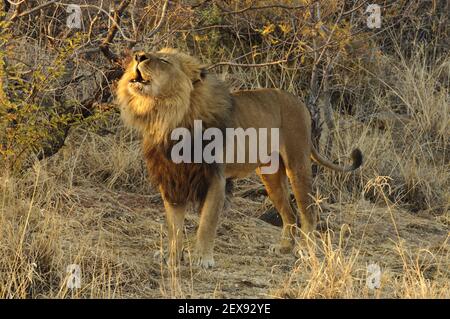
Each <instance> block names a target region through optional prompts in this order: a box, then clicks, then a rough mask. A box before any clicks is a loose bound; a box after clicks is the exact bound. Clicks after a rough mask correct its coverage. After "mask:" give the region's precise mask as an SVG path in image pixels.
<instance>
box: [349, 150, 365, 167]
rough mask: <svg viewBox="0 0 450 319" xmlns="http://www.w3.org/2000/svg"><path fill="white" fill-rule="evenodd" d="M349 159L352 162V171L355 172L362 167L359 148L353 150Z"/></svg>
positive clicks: (361, 156)
mask: <svg viewBox="0 0 450 319" xmlns="http://www.w3.org/2000/svg"><path fill="white" fill-rule="evenodd" d="M351 157H352V160H353V165H352V170H355V169H357V168H358V167H360V166H361V165H362V163H363V155H362V153H361V151H360V150H359V148H355V149H354V150H353V151H352V154H351Z"/></svg>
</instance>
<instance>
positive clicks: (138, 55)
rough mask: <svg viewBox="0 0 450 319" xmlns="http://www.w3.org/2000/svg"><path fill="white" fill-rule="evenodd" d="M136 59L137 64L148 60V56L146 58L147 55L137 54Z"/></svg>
mask: <svg viewBox="0 0 450 319" xmlns="http://www.w3.org/2000/svg"><path fill="white" fill-rule="evenodd" d="M134 59H135V60H136V62H138V63H140V62H143V61H145V60H148V56H146V55H145V53H136V54H135V56H134Z"/></svg>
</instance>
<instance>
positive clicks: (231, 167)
mask: <svg viewBox="0 0 450 319" xmlns="http://www.w3.org/2000/svg"><path fill="white" fill-rule="evenodd" d="M258 166H259V164H258V163H226V164H225V177H226V178H244V177H246V176H248V175H250V174H251V173H252V172H253V171H254V170H255V169H256V168H257V167H258Z"/></svg>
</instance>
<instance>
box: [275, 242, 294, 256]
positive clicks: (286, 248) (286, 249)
mask: <svg viewBox="0 0 450 319" xmlns="http://www.w3.org/2000/svg"><path fill="white" fill-rule="evenodd" d="M269 252H270V253H272V254H291V253H292V252H293V247H292V246H291V245H280V244H275V245H270V247H269Z"/></svg>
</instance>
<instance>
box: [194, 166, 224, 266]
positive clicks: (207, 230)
mask: <svg viewBox="0 0 450 319" xmlns="http://www.w3.org/2000/svg"><path fill="white" fill-rule="evenodd" d="M224 201H225V178H224V177H223V176H222V175H221V174H218V175H216V176H214V177H213V178H212V180H211V183H210V186H209V188H208V192H207V194H206V197H205V200H204V202H203V205H202V208H201V213H200V224H199V227H198V231H197V246H196V257H197V261H198V264H199V265H200V266H202V267H203V268H211V267H214V257H213V249H214V238H215V236H216V228H217V223H218V220H219V214H220V212H221V211H222V209H223V205H224Z"/></svg>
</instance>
